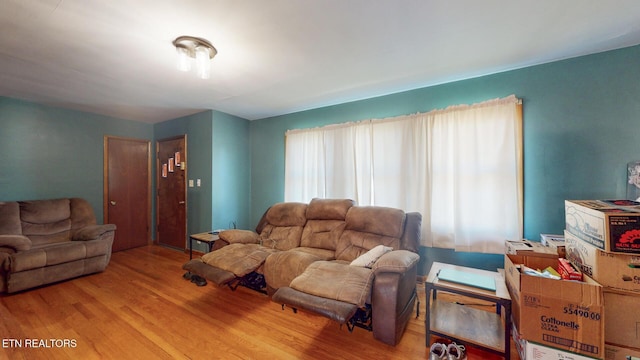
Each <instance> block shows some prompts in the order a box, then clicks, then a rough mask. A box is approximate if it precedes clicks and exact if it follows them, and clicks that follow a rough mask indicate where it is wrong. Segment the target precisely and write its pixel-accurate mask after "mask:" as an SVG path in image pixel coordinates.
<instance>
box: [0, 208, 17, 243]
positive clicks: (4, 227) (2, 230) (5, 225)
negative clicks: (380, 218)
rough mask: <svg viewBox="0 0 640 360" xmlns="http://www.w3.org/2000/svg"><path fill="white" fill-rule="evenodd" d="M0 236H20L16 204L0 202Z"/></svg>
mask: <svg viewBox="0 0 640 360" xmlns="http://www.w3.org/2000/svg"><path fill="white" fill-rule="evenodd" d="M0 234H3V235H4V234H6V235H21V234H22V226H21V225H20V206H19V205H18V203H17V202H15V201H11V202H4V201H2V202H0Z"/></svg>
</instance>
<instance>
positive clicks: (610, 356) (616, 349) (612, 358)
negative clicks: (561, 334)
mask: <svg viewBox="0 0 640 360" xmlns="http://www.w3.org/2000/svg"><path fill="white" fill-rule="evenodd" d="M638 359H640V349H631V348H628V347H624V346H617V345H613V344H606V343H605V344H604V360H638ZM523 360H524V359H523Z"/></svg>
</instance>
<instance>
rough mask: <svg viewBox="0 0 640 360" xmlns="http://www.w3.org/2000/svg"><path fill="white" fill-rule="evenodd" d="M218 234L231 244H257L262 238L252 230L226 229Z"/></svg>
mask: <svg viewBox="0 0 640 360" xmlns="http://www.w3.org/2000/svg"><path fill="white" fill-rule="evenodd" d="M218 236H219V237H220V239H222V240H224V241H226V242H228V243H229V244H257V243H258V241H259V240H260V236H259V235H258V234H256V233H254V232H253V231H250V230H239V229H231V230H224V231H221V232H220V234H219V235H218Z"/></svg>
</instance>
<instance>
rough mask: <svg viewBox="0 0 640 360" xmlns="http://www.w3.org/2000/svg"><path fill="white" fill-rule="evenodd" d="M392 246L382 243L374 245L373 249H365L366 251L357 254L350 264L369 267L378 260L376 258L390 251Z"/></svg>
mask: <svg viewBox="0 0 640 360" xmlns="http://www.w3.org/2000/svg"><path fill="white" fill-rule="evenodd" d="M392 250H393V248H392V247H388V246H384V245H378V246H376V247H374V248H373V249H371V250H369V251H367V252H366V253H364V254H362V255H360V256H358V257H357V258H356V259H355V260H353V261H352V262H351V264H349V265H351V266H362V267H367V268H371V267H372V266H373V264H375V263H376V261H378V259H379V258H380V257H381V256H382V255H384V254H386V253H388V252H390V251H392Z"/></svg>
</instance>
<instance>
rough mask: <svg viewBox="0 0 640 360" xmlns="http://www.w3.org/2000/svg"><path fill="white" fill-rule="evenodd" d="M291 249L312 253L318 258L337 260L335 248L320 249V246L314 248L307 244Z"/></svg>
mask: <svg viewBox="0 0 640 360" xmlns="http://www.w3.org/2000/svg"><path fill="white" fill-rule="evenodd" d="M291 251H299V252H304V253H307V254H311V255H313V256H315V257H317V258H318V260H327V261H328V260H335V259H336V258H335V256H336V254H335V252H334V251H333V250H327V249H320V248H314V247H306V246H300V247H297V248H295V249H291Z"/></svg>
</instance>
